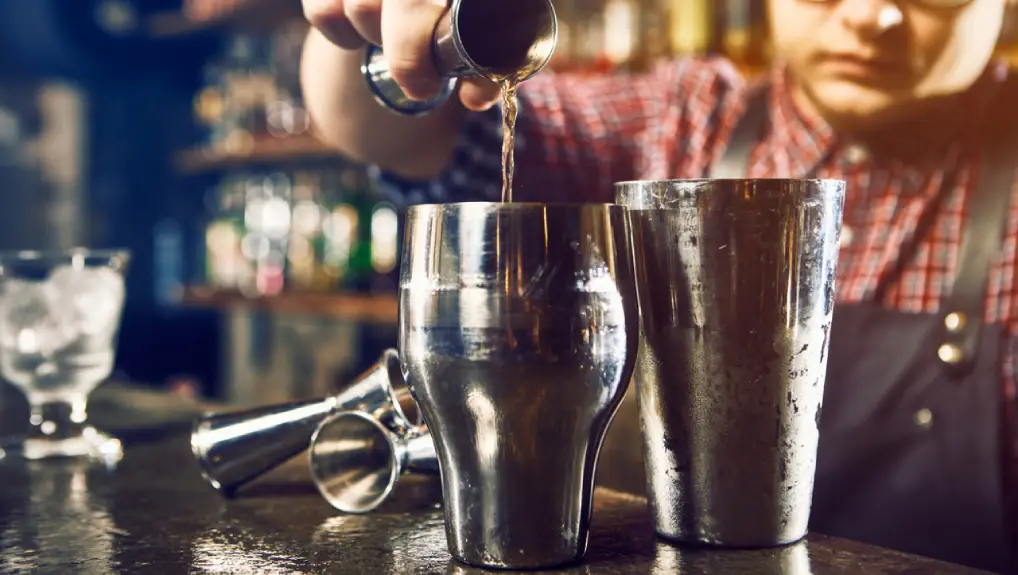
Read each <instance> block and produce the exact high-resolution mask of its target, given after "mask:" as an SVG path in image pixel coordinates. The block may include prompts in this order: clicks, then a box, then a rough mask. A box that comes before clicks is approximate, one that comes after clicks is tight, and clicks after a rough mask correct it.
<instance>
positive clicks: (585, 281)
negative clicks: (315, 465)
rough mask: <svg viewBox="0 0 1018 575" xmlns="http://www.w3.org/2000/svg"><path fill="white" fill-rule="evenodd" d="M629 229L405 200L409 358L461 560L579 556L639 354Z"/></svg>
mask: <svg viewBox="0 0 1018 575" xmlns="http://www.w3.org/2000/svg"><path fill="white" fill-rule="evenodd" d="M628 232H629V228H628V219H627V216H626V212H625V209H624V208H623V207H621V206H615V205H608V204H527V203H482V202H471V203H462V204H444V205H418V206H412V207H411V208H410V209H409V211H408V213H407V223H406V234H405V237H406V238H407V242H406V249H404V251H403V263H402V266H401V268H400V274H401V278H400V289H399V294H400V295H399V297H400V306H399V307H400V312H399V324H400V329H399V334H400V337H399V350H400V359H401V361H402V362H403V365H404V367H405V370H404V372H405V373H406V374H407V381H408V383H409V384H410V385H411V389H412V391H413V394H414V397H415V398H416V399H417V401H418V403H419V405H420V408H421V412H422V414H423V415H424V420H425V422H426V423H427V426H428V429H429V430H430V431H431V434H432V437H433V438H434V441H435V448H436V451H437V453H438V457H439V461H440V463H441V469H442V474H441V479H442V498H443V509H444V511H445V529H446V535H447V539H448V545H449V551H450V553H451V554H452V556H453V557H454V558H455V559H456V560H458V561H460V562H462V563H467V564H470V565H475V566H480V567H494V568H500V569H539V568H550V567H554V566H559V565H564V564H568V563H573V562H575V561H578V560H580V559H582V558H583V557H584V555H585V554H586V550H587V543H588V536H589V532H590V521H591V514H592V508H593V492H594V476H595V470H596V469H595V468H596V465H597V458H598V454H599V452H600V449H601V445H602V442H603V441H604V438H605V434H606V432H607V430H608V426H609V424H610V423H611V420H612V418H613V417H614V415H615V413H616V411H617V409H618V407H619V405H620V404H621V402H622V398H623V396H624V395H625V392H626V388H627V386H628V384H629V380H630V376H631V374H632V372H633V367H634V364H635V361H636V352H637V341H638V324H639V313H638V308H637V299H636V280H635V277H634V275H635V274H634V269H633V260H632V251H631V249H630V245H631V244H630V238H629V233H628Z"/></svg>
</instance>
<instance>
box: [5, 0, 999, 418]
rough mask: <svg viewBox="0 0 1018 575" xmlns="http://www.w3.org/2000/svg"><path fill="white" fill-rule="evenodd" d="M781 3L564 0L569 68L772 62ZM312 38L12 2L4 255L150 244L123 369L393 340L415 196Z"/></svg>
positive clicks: (266, 389)
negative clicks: (341, 99) (405, 217)
mask: <svg viewBox="0 0 1018 575" xmlns="http://www.w3.org/2000/svg"><path fill="white" fill-rule="evenodd" d="M763 4H764V3H763V2H760V1H756V0H725V1H713V0H683V1H682V2H675V1H673V0H557V1H556V2H555V5H556V9H557V11H558V14H559V17H560V20H561V25H562V30H561V35H560V41H559V46H558V49H557V52H556V56H555V60H554V62H553V63H552V67H553V68H556V69H558V70H566V71H571V72H574V73H585V72H590V71H597V72H605V71H615V70H617V71H627V70H641V69H645V68H646V67H647V66H649V65H650V64H651V63H653V62H654V60H656V59H658V58H664V57H669V56H674V55H681V54H690V53H709V52H714V53H721V54H724V55H726V56H728V57H729V58H731V59H732V60H734V61H735V62H736V63H737V64H738V65H739V66H740V67H742V68H743V69H744V71H746V72H747V73H750V74H753V73H757V72H759V71H761V70H763V69H765V68H766V65H767V64H768V58H769V50H768V33H767V26H766V23H765V14H764V13H763V9H762V5H763ZM305 32H306V27H305V25H304V23H303V20H302V19H301V10H300V2H299V0H0V249H3V250H10V249H45V248H62V247H70V246H88V247H126V248H128V249H130V250H131V252H132V254H133V260H132V265H131V268H130V272H129V276H128V286H127V287H128V292H127V293H128V297H127V305H126V309H125V313H124V321H123V328H122V331H121V337H120V343H119V353H118V362H117V373H116V375H115V379H119V380H122V381H125V382H132V383H137V384H141V385H147V386H154V387H161V388H169V389H173V390H174V391H176V392H177V393H180V394H185V395H200V396H203V397H207V398H215V399H222V400H229V401H234V402H241V403H258V402H267V401H275V400H280V399H285V398H291V397H304V396H311V395H316V394H319V393H323V392H324V390H326V389H328V388H329V387H331V386H333V385H335V384H336V383H337V382H340V381H344V380H346V379H349V378H350V377H352V376H353V375H355V374H356V373H358V372H360V371H361V370H363V369H364V368H366V367H367V366H368V365H369V364H370V363H372V362H373V361H374V360H375V358H376V357H377V356H378V354H379V353H380V352H381V351H382V349H384V348H385V347H390V346H393V345H394V343H395V337H396V333H395V325H394V324H395V317H396V303H395V298H394V293H395V280H396V274H397V272H398V257H399V253H398V251H399V245H400V242H401V237H400V230H401V225H402V214H403V210H404V207H405V206H404V205H403V204H402V203H401V201H400V199H399V198H398V197H394V196H393V195H392V194H391V193H389V192H387V190H386V189H384V187H383V186H382V185H381V184H380V183H379V182H377V181H376V179H375V177H374V174H373V173H372V170H371V169H369V168H368V167H365V166H359V165H356V164H353V163H350V162H347V161H345V160H344V159H343V158H341V157H339V156H338V155H337V154H335V153H334V152H332V151H330V150H328V149H326V148H324V147H323V146H321V145H320V144H318V143H316V141H315V140H314V139H312V138H311V137H310V135H309V126H308V119H307V116H306V114H305V113H304V110H303V106H302V102H301V95H300V87H299V83H298V74H297V70H298V65H299V59H300V48H301V42H302V40H303V37H304V34H305ZM1002 51H1003V52H1004V53H1005V54H1007V53H1008V52H1012V53H1018V50H1015V49H1014V48H1013V47H1008V46H1004V47H1002Z"/></svg>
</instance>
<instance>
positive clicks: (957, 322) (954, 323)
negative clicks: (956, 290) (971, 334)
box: [944, 311, 966, 333]
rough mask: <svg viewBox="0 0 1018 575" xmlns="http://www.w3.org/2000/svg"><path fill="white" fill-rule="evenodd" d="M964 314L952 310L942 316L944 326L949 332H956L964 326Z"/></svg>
mask: <svg viewBox="0 0 1018 575" xmlns="http://www.w3.org/2000/svg"><path fill="white" fill-rule="evenodd" d="M965 320H966V318H965V314H963V313H961V312H958V311H953V312H951V313H949V314H947V316H946V317H944V327H946V328H947V331H949V332H951V333H958V332H959V331H961V329H962V328H963V327H965Z"/></svg>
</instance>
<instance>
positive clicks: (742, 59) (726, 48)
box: [715, 0, 771, 76]
mask: <svg viewBox="0 0 1018 575" xmlns="http://www.w3.org/2000/svg"><path fill="white" fill-rule="evenodd" d="M716 6H717V14H716V17H715V20H716V22H717V25H716V30H717V31H718V34H719V36H720V38H721V42H720V50H721V53H722V54H723V55H724V56H725V57H727V58H728V59H729V60H731V61H732V63H733V64H735V65H736V66H737V67H738V68H739V70H741V71H742V73H743V74H746V75H747V76H756V75H759V74H761V73H763V72H765V71H766V70H767V67H768V65H769V64H770V60H771V53H770V35H769V32H768V31H769V26H768V22H767V14H766V5H765V3H763V2H757V1H754V0H724V2H722V3H719V4H717V5H716Z"/></svg>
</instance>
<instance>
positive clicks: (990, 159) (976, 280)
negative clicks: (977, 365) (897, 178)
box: [937, 81, 1018, 375]
mask: <svg viewBox="0 0 1018 575" xmlns="http://www.w3.org/2000/svg"><path fill="white" fill-rule="evenodd" d="M1016 87H1018V82H1013V81H1007V82H1005V83H1004V84H1003V85H1002V86H1001V90H1000V91H999V92H998V93H999V95H1000V97H998V98H996V99H995V101H996V102H997V103H999V102H1008V101H1010V102H1015V101H1018V94H1016V92H1018V89H1016ZM1001 108H1003V109H1004V110H1007V112H1005V113H1004V117H1003V118H1001V117H999V116H998V117H995V118H994V120H993V122H994V123H993V127H992V128H991V130H992V131H991V132H990V133H989V134H988V136H989V137H988V139H987V142H986V143H987V145H986V146H985V147H984V148H983V157H982V160H981V161H980V165H979V173H978V181H977V182H976V188H975V190H974V192H975V193H973V194H972V196H971V198H970V199H969V202H968V215H967V217H966V219H965V224H964V227H963V228H962V239H961V246H960V247H959V250H958V273H957V275H956V276H955V279H954V284H953V286H952V287H951V293H950V295H948V296H947V298H946V299H945V301H944V305H943V306H942V307H941V310H942V311H941V317H942V320H943V321H941V323H940V328H939V329H940V333H941V341H942V342H943V343H942V344H941V345H940V347H939V348H938V349H937V356H938V357H939V358H940V361H942V362H944V363H945V364H946V365H947V366H949V367H950V368H951V369H952V371H955V372H957V373H958V375H964V374H966V373H968V372H969V371H970V370H971V369H972V367H973V365H972V364H973V362H974V361H975V359H976V355H977V349H978V346H979V333H980V331H981V328H982V326H983V323H984V316H985V310H986V292H987V288H988V285H989V279H990V269H991V266H992V264H993V260H994V258H996V257H997V256H998V255H999V254H1000V253H1001V250H1002V247H1003V235H1004V232H1005V226H1006V225H1007V221H1008V215H1009V214H1010V207H1011V198H1012V196H1013V194H1012V190H1013V187H1014V183H1015V182H1014V176H1015V170H1016V168H1018V122H1016V120H1018V106H1009V107H1001Z"/></svg>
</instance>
